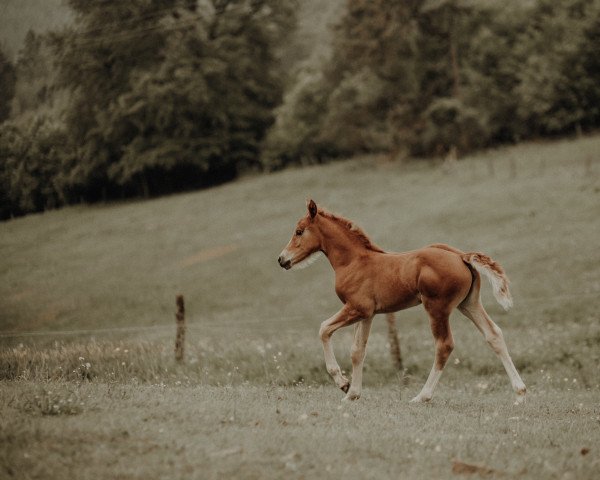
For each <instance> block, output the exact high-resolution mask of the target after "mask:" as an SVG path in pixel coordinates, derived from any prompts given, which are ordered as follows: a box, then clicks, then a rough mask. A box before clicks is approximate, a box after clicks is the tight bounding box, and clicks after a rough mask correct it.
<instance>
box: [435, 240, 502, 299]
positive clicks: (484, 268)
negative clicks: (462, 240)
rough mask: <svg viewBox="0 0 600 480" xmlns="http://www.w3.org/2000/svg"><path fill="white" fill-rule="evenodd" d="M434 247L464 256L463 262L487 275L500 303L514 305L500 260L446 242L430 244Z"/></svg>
mask: <svg viewBox="0 0 600 480" xmlns="http://www.w3.org/2000/svg"><path fill="white" fill-rule="evenodd" d="M430 247H433V248H440V249H442V250H447V251H449V252H452V253H456V254H457V255H459V256H460V258H462V260H463V262H465V263H466V264H467V265H469V266H470V267H473V269H475V272H477V273H479V274H481V275H483V276H484V277H486V278H487V279H488V280H489V282H490V285H491V286H492V290H493V292H494V297H495V298H496V300H497V301H498V303H499V304H500V305H501V306H502V307H503V308H504V310H508V309H509V308H510V307H512V305H513V300H512V295H511V294H510V290H509V289H508V284H509V283H510V282H509V280H508V277H507V275H506V272H505V271H504V269H503V268H502V265H500V264H499V263H498V262H496V261H495V260H494V259H492V258H491V257H489V256H488V255H486V254H484V253H481V252H468V253H465V252H463V251H461V250H459V249H458V248H454V247H451V246H450V245H446V244H444V243H436V244H433V245H430Z"/></svg>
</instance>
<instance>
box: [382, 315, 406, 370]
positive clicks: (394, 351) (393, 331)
mask: <svg viewBox="0 0 600 480" xmlns="http://www.w3.org/2000/svg"><path fill="white" fill-rule="evenodd" d="M386 319H387V324H388V338H389V341H390V355H391V356H392V362H393V364H394V365H395V367H396V368H397V369H398V370H399V371H400V372H402V371H404V365H403V364H402V354H401V353H400V339H399V338H398V329H397V328H396V317H395V316H394V314H393V313H388V314H387V315H386Z"/></svg>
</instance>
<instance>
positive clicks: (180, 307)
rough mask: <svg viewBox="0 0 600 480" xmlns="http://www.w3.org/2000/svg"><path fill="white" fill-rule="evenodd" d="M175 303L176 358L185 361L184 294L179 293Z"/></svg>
mask: <svg viewBox="0 0 600 480" xmlns="http://www.w3.org/2000/svg"><path fill="white" fill-rule="evenodd" d="M175 303H176V304H177V312H176V313H175V321H176V323H177V333H176V337H175V360H177V361H178V362H183V346H184V342H185V306H184V303H183V295H177V297H176V298H175Z"/></svg>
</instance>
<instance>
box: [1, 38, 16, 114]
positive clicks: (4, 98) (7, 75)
mask: <svg viewBox="0 0 600 480" xmlns="http://www.w3.org/2000/svg"><path fill="white" fill-rule="evenodd" d="M15 84H16V74H15V67H14V65H13V64H12V62H11V61H10V60H9V59H8V57H7V55H6V54H5V53H4V51H3V50H2V49H1V48H0V91H1V92H2V95H0V123H2V122H3V121H4V120H6V119H7V118H8V117H9V116H10V108H11V101H12V98H13V96H14V94H15Z"/></svg>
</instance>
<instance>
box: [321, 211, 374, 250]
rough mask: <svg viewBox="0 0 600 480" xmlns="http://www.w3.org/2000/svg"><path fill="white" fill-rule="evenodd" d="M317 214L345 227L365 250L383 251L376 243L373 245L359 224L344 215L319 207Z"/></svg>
mask: <svg viewBox="0 0 600 480" xmlns="http://www.w3.org/2000/svg"><path fill="white" fill-rule="evenodd" d="M319 215H321V216H322V217H325V218H327V219H329V220H333V221H334V222H335V223H337V224H338V225H341V226H342V227H344V228H346V229H347V230H348V233H350V234H351V236H353V237H354V238H356V239H357V240H358V241H359V242H360V243H361V245H363V246H364V247H365V248H366V249H367V250H371V251H373V252H380V253H385V251H384V250H382V249H381V248H379V247H378V246H377V245H375V244H374V243H373V242H372V241H371V239H370V238H369V237H368V236H367V234H366V233H365V232H364V231H363V230H362V229H361V228H360V227H359V226H357V225H355V224H354V223H352V222H351V221H350V220H348V219H346V218H344V217H340V216H338V215H335V214H333V213H331V212H328V211H327V210H322V209H319Z"/></svg>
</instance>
